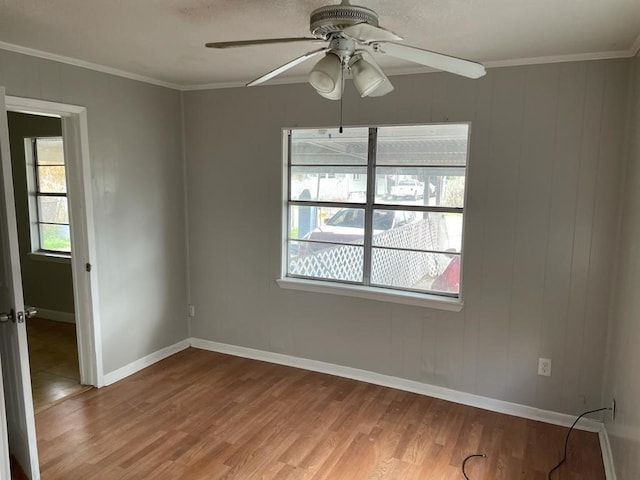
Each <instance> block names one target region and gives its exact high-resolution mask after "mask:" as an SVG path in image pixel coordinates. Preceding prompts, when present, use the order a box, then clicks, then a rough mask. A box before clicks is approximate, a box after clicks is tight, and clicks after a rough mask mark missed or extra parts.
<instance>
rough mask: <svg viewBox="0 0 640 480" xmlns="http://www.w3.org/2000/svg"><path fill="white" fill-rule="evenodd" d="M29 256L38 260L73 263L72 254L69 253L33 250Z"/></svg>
mask: <svg viewBox="0 0 640 480" xmlns="http://www.w3.org/2000/svg"><path fill="white" fill-rule="evenodd" d="M29 258H30V259H31V260H37V261H38V262H53V263H67V264H69V265H71V255H70V254H68V253H50V252H31V253H29Z"/></svg>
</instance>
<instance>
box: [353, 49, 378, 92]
mask: <svg viewBox="0 0 640 480" xmlns="http://www.w3.org/2000/svg"><path fill="white" fill-rule="evenodd" d="M349 67H350V68H351V75H352V76H353V84H354V85H355V86H356V89H357V90H358V92H359V93H360V96H361V97H366V96H367V95H369V94H370V93H372V92H374V91H375V90H376V89H377V88H378V87H379V86H380V85H381V84H382V82H384V81H385V77H384V75H383V74H381V73H380V72H379V71H378V69H377V68H376V67H374V66H373V65H372V64H371V63H369V62H367V61H366V60H365V59H363V58H362V57H354V58H353V60H352V61H351V63H350V64H349Z"/></svg>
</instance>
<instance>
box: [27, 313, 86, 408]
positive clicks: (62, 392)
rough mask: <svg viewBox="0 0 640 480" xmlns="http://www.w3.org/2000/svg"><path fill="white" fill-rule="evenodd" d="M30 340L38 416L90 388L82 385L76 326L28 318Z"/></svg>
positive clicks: (30, 363)
mask: <svg viewBox="0 0 640 480" xmlns="http://www.w3.org/2000/svg"><path fill="white" fill-rule="evenodd" d="M27 338H28V345H29V366H30V369H31V389H32V392H33V407H34V410H35V411H36V413H37V412H39V411H41V410H43V409H45V408H48V407H49V406H51V405H52V404H54V403H55V402H57V401H60V400H61V399H63V398H67V397H68V396H70V395H75V394H77V393H79V392H83V391H85V390H87V389H88V388H90V387H87V386H85V385H81V384H80V369H79V366H78V347H77V344H76V327H75V325H73V324H71V323H63V322H54V321H52V320H47V319H44V318H38V317H35V318H29V319H28V320H27Z"/></svg>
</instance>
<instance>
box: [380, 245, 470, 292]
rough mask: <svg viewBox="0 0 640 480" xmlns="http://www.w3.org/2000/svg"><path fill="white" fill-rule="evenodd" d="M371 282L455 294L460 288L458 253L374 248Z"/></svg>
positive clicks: (386, 285)
mask: <svg viewBox="0 0 640 480" xmlns="http://www.w3.org/2000/svg"><path fill="white" fill-rule="evenodd" d="M371 283H372V284H374V285H379V286H385V287H395V288H405V289H411V290H419V291H425V292H428V291H436V292H445V293H450V294H455V295H457V294H458V293H459V291H460V256H459V255H457V254H446V255H445V254H439V253H426V252H413V251H408V250H390V249H385V248H374V249H373V250H372V257H371Z"/></svg>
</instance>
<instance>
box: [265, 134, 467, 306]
mask: <svg viewBox="0 0 640 480" xmlns="http://www.w3.org/2000/svg"><path fill="white" fill-rule="evenodd" d="M452 124H456V125H466V127H467V148H466V157H465V163H464V166H462V168H464V172H465V188H464V198H463V204H462V206H461V207H439V206H427V205H398V204H395V205H394V204H386V203H376V201H375V200H376V198H375V197H376V175H375V174H376V168H377V166H378V165H376V152H375V149H376V147H377V134H378V131H379V129H380V128H384V127H387V126H389V127H402V126H407V127H411V126H422V125H428V126H437V125H452ZM332 128H335V127H332ZM349 128H367V129H368V144H367V152H368V156H367V163H366V172H367V191H366V200H365V202H364V203H359V202H344V203H343V202H325V201H314V203H313V205H314V206H317V205H318V204H321V205H322V206H335V207H338V208H363V209H364V211H365V216H366V217H367V218H365V224H364V239H363V245H362V248H363V281H362V282H351V281H344V280H335V279H319V278H312V277H305V276H299V275H295V274H293V275H292V274H289V266H288V260H289V240H290V239H289V234H290V232H289V229H290V221H291V219H290V211H291V209H290V207H291V206H294V205H298V206H300V205H302V206H309V203H308V202H304V201H299V200H293V199H290V198H291V167H292V162H291V151H292V148H291V142H292V132H293V131H294V130H307V129H308V130H313V129H314V127H305V128H299V127H293V128H283V129H282V152H283V157H282V158H283V168H282V201H283V204H282V205H283V206H282V217H281V220H282V222H281V225H282V231H281V241H282V243H281V246H282V249H281V273H280V278H279V279H278V280H277V283H278V285H279V286H280V287H281V288H286V289H293V290H303V291H311V292H317V293H328V294H335V295H343V296H350V297H358V298H368V299H374V300H379V301H385V302H393V303H401V304H407V305H416V306H422V307H431V308H437V309H442V310H449V311H460V310H462V308H463V306H464V302H463V278H462V277H463V269H462V265H463V256H464V239H465V224H466V217H467V213H466V208H465V207H466V200H467V194H468V184H467V180H468V172H469V157H470V141H471V123H470V122H447V123H428V124H412V125H375V126H365V127H357V126H354V127H349ZM314 166H315V165H314ZM320 166H323V165H320ZM379 166H380V167H383V168H384V167H394V165H392V164H386V163H385V164H381V165H379ZM405 166H406V165H405ZM425 188H426V189H428V188H429V186H428V185H425ZM426 194H427V195H428V193H426ZM380 209H384V210H398V211H415V212H443V213H456V214H461V216H462V226H461V229H462V230H461V239H460V252H459V257H460V288H459V292H458V294H457V295H456V294H447V293H446V292H442V293H436V292H426V291H418V290H412V289H406V288H401V287H393V286H380V285H376V284H373V285H372V284H371V262H372V257H373V255H372V249H373V247H374V245H373V232H372V230H373V214H374V211H375V210H380ZM438 253H441V252H438Z"/></svg>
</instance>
